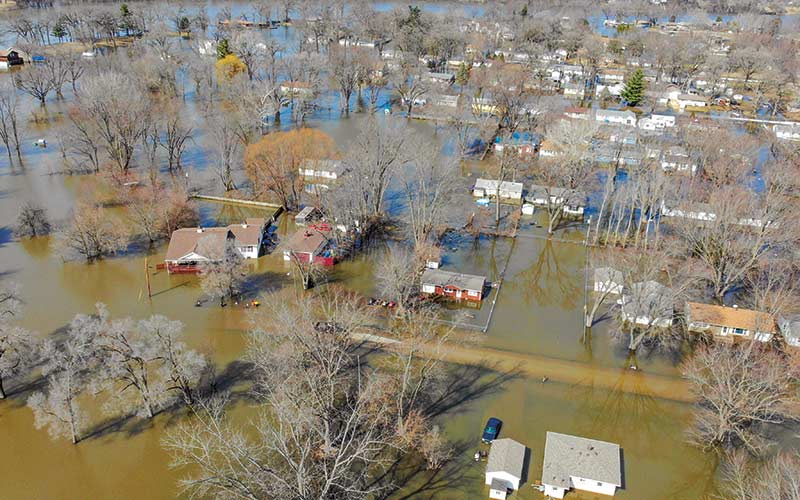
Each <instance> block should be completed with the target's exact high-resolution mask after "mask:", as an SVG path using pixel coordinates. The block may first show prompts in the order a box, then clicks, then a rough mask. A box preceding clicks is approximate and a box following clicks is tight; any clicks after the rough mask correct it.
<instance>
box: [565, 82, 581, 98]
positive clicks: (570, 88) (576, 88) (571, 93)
mask: <svg viewBox="0 0 800 500" xmlns="http://www.w3.org/2000/svg"><path fill="white" fill-rule="evenodd" d="M585 91H586V86H585V85H583V84H582V83H565V84H564V97H574V98H576V99H583V97H584V95H585V93H586V92H585Z"/></svg>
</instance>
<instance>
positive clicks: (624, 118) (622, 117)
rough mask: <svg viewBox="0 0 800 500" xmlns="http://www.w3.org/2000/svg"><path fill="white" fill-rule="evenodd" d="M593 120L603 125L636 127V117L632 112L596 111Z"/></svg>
mask: <svg viewBox="0 0 800 500" xmlns="http://www.w3.org/2000/svg"><path fill="white" fill-rule="evenodd" d="M594 119H595V120H596V121H598V122H603V123H619V124H621V125H628V126H631V127H635V126H636V115H635V114H634V113H633V111H618V110H615V109H598V110H597V112H596V113H595V115H594Z"/></svg>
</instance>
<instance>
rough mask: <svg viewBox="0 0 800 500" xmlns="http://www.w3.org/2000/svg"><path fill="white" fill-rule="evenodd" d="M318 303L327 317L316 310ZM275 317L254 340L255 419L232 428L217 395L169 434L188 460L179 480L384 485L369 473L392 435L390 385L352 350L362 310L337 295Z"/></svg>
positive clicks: (257, 485)
mask: <svg viewBox="0 0 800 500" xmlns="http://www.w3.org/2000/svg"><path fill="white" fill-rule="evenodd" d="M320 309H322V311H323V312H322V318H321V319H320V317H319V316H316V314H315V313H314V311H319V310H320ZM270 317H271V318H272V320H270V321H269V322H259V324H269V325H271V326H270V328H269V329H268V330H261V329H259V330H256V331H254V332H253V333H252V337H251V339H252V340H251V345H250V348H249V349H248V358H249V359H250V360H251V361H252V362H253V364H254V373H255V375H256V378H257V390H256V394H257V395H258V397H259V398H260V399H261V400H262V401H263V405H262V406H259V410H258V411H259V413H260V414H261V417H260V418H257V419H255V420H254V421H253V423H252V428H250V429H241V428H237V427H234V426H233V425H232V424H231V423H230V421H229V420H228V419H227V418H226V416H225V411H224V406H225V401H224V400H222V401H220V400H219V399H216V400H212V401H210V402H203V403H201V405H200V406H199V407H198V411H197V416H196V418H194V419H191V420H190V421H187V422H185V423H182V424H179V425H178V426H176V427H175V428H174V429H172V430H171V431H170V432H169V433H168V435H167V437H166V439H165V441H164V444H165V446H166V448H167V449H168V450H169V451H170V452H171V453H172V454H173V457H174V462H173V466H191V471H192V472H191V475H190V476H189V477H188V478H187V479H185V480H184V481H183V482H182V485H183V487H184V488H185V489H187V490H188V491H189V492H191V493H192V494H197V495H212V496H236V497H247V498H275V499H277V498H285V497H286V496H287V495H288V496H298V495H299V496H301V497H305V498H331V497H336V498H342V499H353V500H355V499H360V498H364V497H365V496H369V495H371V494H375V493H377V492H379V491H380V490H381V489H382V485H380V484H378V483H376V482H375V481H372V480H371V477H372V473H373V471H375V470H376V469H377V468H380V467H381V466H382V465H384V464H385V463H386V460H387V459H388V457H389V455H388V453H389V452H390V451H391V450H392V449H394V443H395V442H396V439H395V437H394V432H393V429H394V428H393V426H392V425H391V424H392V423H393V420H392V419H391V418H390V417H389V412H388V411H387V410H388V409H389V399H388V398H387V397H385V396H386V394H385V392H384V389H383V388H384V387H385V386H384V385H383V384H381V383H380V378H379V377H377V376H376V375H374V374H373V373H372V371H371V370H368V369H367V367H366V366H365V365H362V364H361V363H360V362H359V358H358V356H357V355H356V351H355V350H356V349H357V348H358V346H359V345H360V341H358V340H354V339H353V337H352V335H353V334H354V333H356V332H357V331H358V327H359V326H360V324H361V321H360V320H363V318H364V317H365V316H364V314H363V312H359V309H357V308H354V307H353V306H350V305H345V304H344V301H339V302H328V303H322V304H319V303H317V304H314V303H304V304H303V305H301V307H297V308H294V307H292V308H289V307H285V308H284V307H277V308H276V309H275V310H272V311H270ZM272 325H274V326H272ZM251 432H252V433H251ZM251 436H255V438H253V437H251ZM300 470H302V471H303V472H302V473H297V472H298V471H300Z"/></svg>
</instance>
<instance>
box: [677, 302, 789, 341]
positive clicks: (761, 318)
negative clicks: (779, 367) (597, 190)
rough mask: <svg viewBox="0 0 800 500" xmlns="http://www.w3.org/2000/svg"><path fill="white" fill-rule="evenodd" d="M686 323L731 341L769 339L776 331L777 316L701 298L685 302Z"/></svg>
mask: <svg viewBox="0 0 800 500" xmlns="http://www.w3.org/2000/svg"><path fill="white" fill-rule="evenodd" d="M686 326H687V329H688V330H689V331H690V332H694V333H710V334H711V335H714V337H715V338H718V339H723V340H729V341H735V340H758V341H760V342H768V341H769V340H771V339H772V337H773V335H775V333H777V325H776V324H775V318H773V317H772V315H770V314H767V313H764V312H760V311H753V310H751V309H744V308H739V307H736V306H734V307H725V306H718V305H713V304H701V303H699V302H687V303H686Z"/></svg>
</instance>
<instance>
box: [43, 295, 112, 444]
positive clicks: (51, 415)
mask: <svg viewBox="0 0 800 500" xmlns="http://www.w3.org/2000/svg"><path fill="white" fill-rule="evenodd" d="M107 315H108V312H107V311H106V310H105V308H103V307H99V308H98V316H94V317H93V316H85V315H82V314H79V315H77V316H75V318H74V319H73V320H72V322H71V323H70V327H69V335H68V336H67V339H66V340H65V341H64V342H61V343H57V342H55V341H54V340H50V339H48V340H47V341H45V342H44V346H43V348H42V359H43V361H44V364H43V366H42V373H43V374H44V375H45V376H46V377H47V389H46V391H37V392H35V393H33V394H32V395H31V396H30V397H29V398H28V406H29V407H30V408H31V410H32V411H33V416H34V425H36V428H37V429H41V428H42V427H47V430H48V432H49V434H50V436H51V437H52V438H53V439H57V438H60V437H68V438H70V439H71V440H72V443H73V444H77V443H78V441H79V440H80V439H81V437H82V433H83V431H84V427H85V425H86V420H87V416H86V413H85V412H84V411H83V410H82V409H81V407H80V403H79V397H80V395H81V394H82V393H83V392H84V390H85V389H86V387H87V383H88V381H89V377H90V375H91V372H92V370H93V368H94V366H95V365H96V362H97V351H96V349H95V343H94V340H95V338H96V337H97V335H98V334H99V333H100V330H101V328H102V326H103V324H104V323H105V321H106V320H107Z"/></svg>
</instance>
